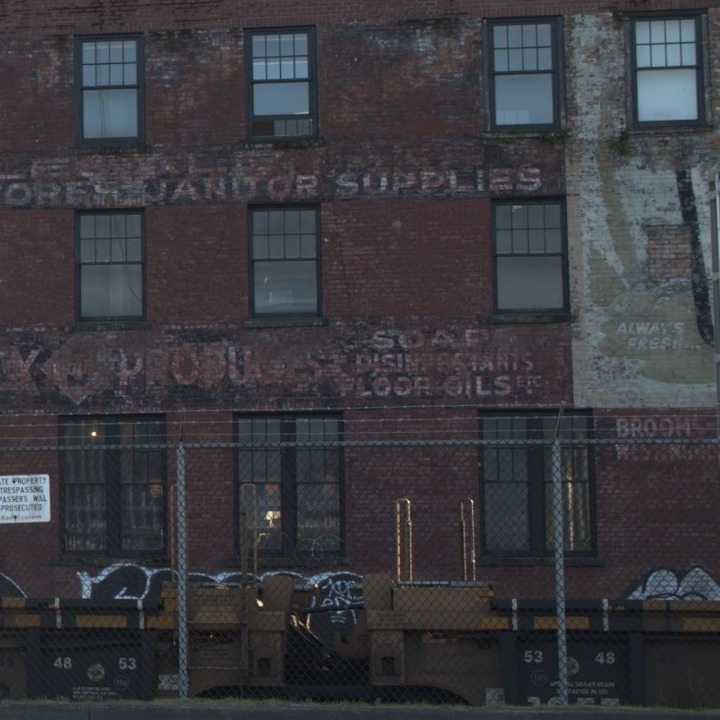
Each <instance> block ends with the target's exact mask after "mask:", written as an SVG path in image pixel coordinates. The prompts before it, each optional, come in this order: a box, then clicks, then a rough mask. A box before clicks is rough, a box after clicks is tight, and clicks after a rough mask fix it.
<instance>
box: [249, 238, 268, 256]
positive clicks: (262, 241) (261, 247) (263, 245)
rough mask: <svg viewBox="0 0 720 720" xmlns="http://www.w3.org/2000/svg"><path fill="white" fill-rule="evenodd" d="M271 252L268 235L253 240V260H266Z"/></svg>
mask: <svg viewBox="0 0 720 720" xmlns="http://www.w3.org/2000/svg"><path fill="white" fill-rule="evenodd" d="M269 252H270V246H269V244H268V236H267V235H256V236H255V237H254V238H253V258H254V259H256V260H261V259H265V258H267V257H268V255H269Z"/></svg>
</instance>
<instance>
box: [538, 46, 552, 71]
mask: <svg viewBox="0 0 720 720" xmlns="http://www.w3.org/2000/svg"><path fill="white" fill-rule="evenodd" d="M538 70H552V50H551V49H550V48H540V49H539V50H538Z"/></svg>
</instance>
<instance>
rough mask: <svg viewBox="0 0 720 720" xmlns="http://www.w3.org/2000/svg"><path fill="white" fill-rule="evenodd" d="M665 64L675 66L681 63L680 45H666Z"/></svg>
mask: <svg viewBox="0 0 720 720" xmlns="http://www.w3.org/2000/svg"><path fill="white" fill-rule="evenodd" d="M667 64H668V66H669V67H673V66H675V67H677V66H678V65H681V64H682V59H681V56H680V45H668V46H667Z"/></svg>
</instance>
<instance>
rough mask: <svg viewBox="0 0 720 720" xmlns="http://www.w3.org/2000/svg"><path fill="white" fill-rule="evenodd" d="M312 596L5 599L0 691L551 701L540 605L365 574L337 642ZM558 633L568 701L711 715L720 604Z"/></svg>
mask: <svg viewBox="0 0 720 720" xmlns="http://www.w3.org/2000/svg"><path fill="white" fill-rule="evenodd" d="M316 590H317V589H316V588H315V587H313V586H311V585H307V584H304V585H298V584H296V580H295V579H293V578H290V577H286V576H269V577H267V578H265V579H264V581H263V582H262V583H258V582H250V581H249V582H248V583H246V584H240V585H236V586H223V585H221V586H207V585H190V586H188V587H187V588H186V592H179V589H178V587H177V586H176V585H172V584H166V585H165V586H164V587H163V589H162V592H161V597H160V599H159V601H155V602H150V603H147V602H144V601H139V600H112V601H98V600H88V599H84V600H77V599H73V600H63V599H59V598H51V599H34V600H33V599H27V598H5V599H3V600H2V601H1V602H0V623H1V627H0V695H2V697H3V698H9V699H22V698H50V697H52V698H57V697H60V698H68V699H74V700H109V699H123V698H136V699H151V698H169V697H177V696H178V695H179V694H181V695H188V696H191V697H198V696H217V695H233V696H239V697H278V698H295V699H299V698H312V699H316V700H324V699H353V700H375V699H378V698H379V699H382V700H388V701H403V700H413V701H418V700H423V701H426V702H433V701H435V702H463V703H469V704H474V705H486V704H499V703H508V704H519V705H522V704H525V705H527V704H545V703H552V702H555V701H556V699H557V670H556V665H557V654H556V619H555V608H554V603H553V602H550V601H537V602H532V601H527V600H517V601H516V600H502V599H498V598H496V597H495V595H494V593H493V591H492V588H491V587H490V586H489V585H488V584H487V583H484V582H481V581H477V580H463V581H457V582H412V581H398V580H397V579H394V578H393V577H392V576H390V575H368V576H366V577H365V579H364V582H363V583H362V585H361V586H358V587H357V588H355V592H356V593H357V603H354V604H352V607H351V609H350V610H347V612H352V613H353V624H352V629H351V631H348V628H347V625H345V626H344V627H343V628H342V629H338V627H336V626H335V624H334V623H333V622H332V617H331V616H332V614H333V613H337V612H339V611H338V609H337V608H329V607H323V606H318V605H317V604H316V603H315V602H314V601H313V600H314V597H315V593H316ZM181 605H184V606H185V611H184V614H183V613H181ZM180 615H183V616H184V617H185V619H186V622H185V623H183V625H184V628H185V629H184V630H181V626H180V624H179V623H178V618H179V616H180ZM566 622H567V638H568V654H569V658H568V675H569V678H570V683H569V686H570V690H569V692H570V702H571V703H584V704H597V705H617V704H623V705H625V704H635V705H670V706H678V707H680V706H706V707H707V706H715V707H717V706H720V690H719V689H718V687H717V683H716V682H715V681H714V678H713V674H714V672H715V668H716V667H717V658H718V650H719V648H720V603H718V602H714V601H670V602H666V601H629V600H623V601H618V602H612V601H608V600H605V601H592V602H576V603H572V604H570V605H569V606H568V607H567V609H566ZM179 668H180V670H179Z"/></svg>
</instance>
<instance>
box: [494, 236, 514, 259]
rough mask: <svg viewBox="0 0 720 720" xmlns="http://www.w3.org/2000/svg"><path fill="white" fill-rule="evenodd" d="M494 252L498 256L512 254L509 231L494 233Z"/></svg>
mask: <svg viewBox="0 0 720 720" xmlns="http://www.w3.org/2000/svg"><path fill="white" fill-rule="evenodd" d="M495 252H496V253H498V254H499V255H502V254H505V253H511V252H512V233H511V232H510V230H497V231H496V232H495Z"/></svg>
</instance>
